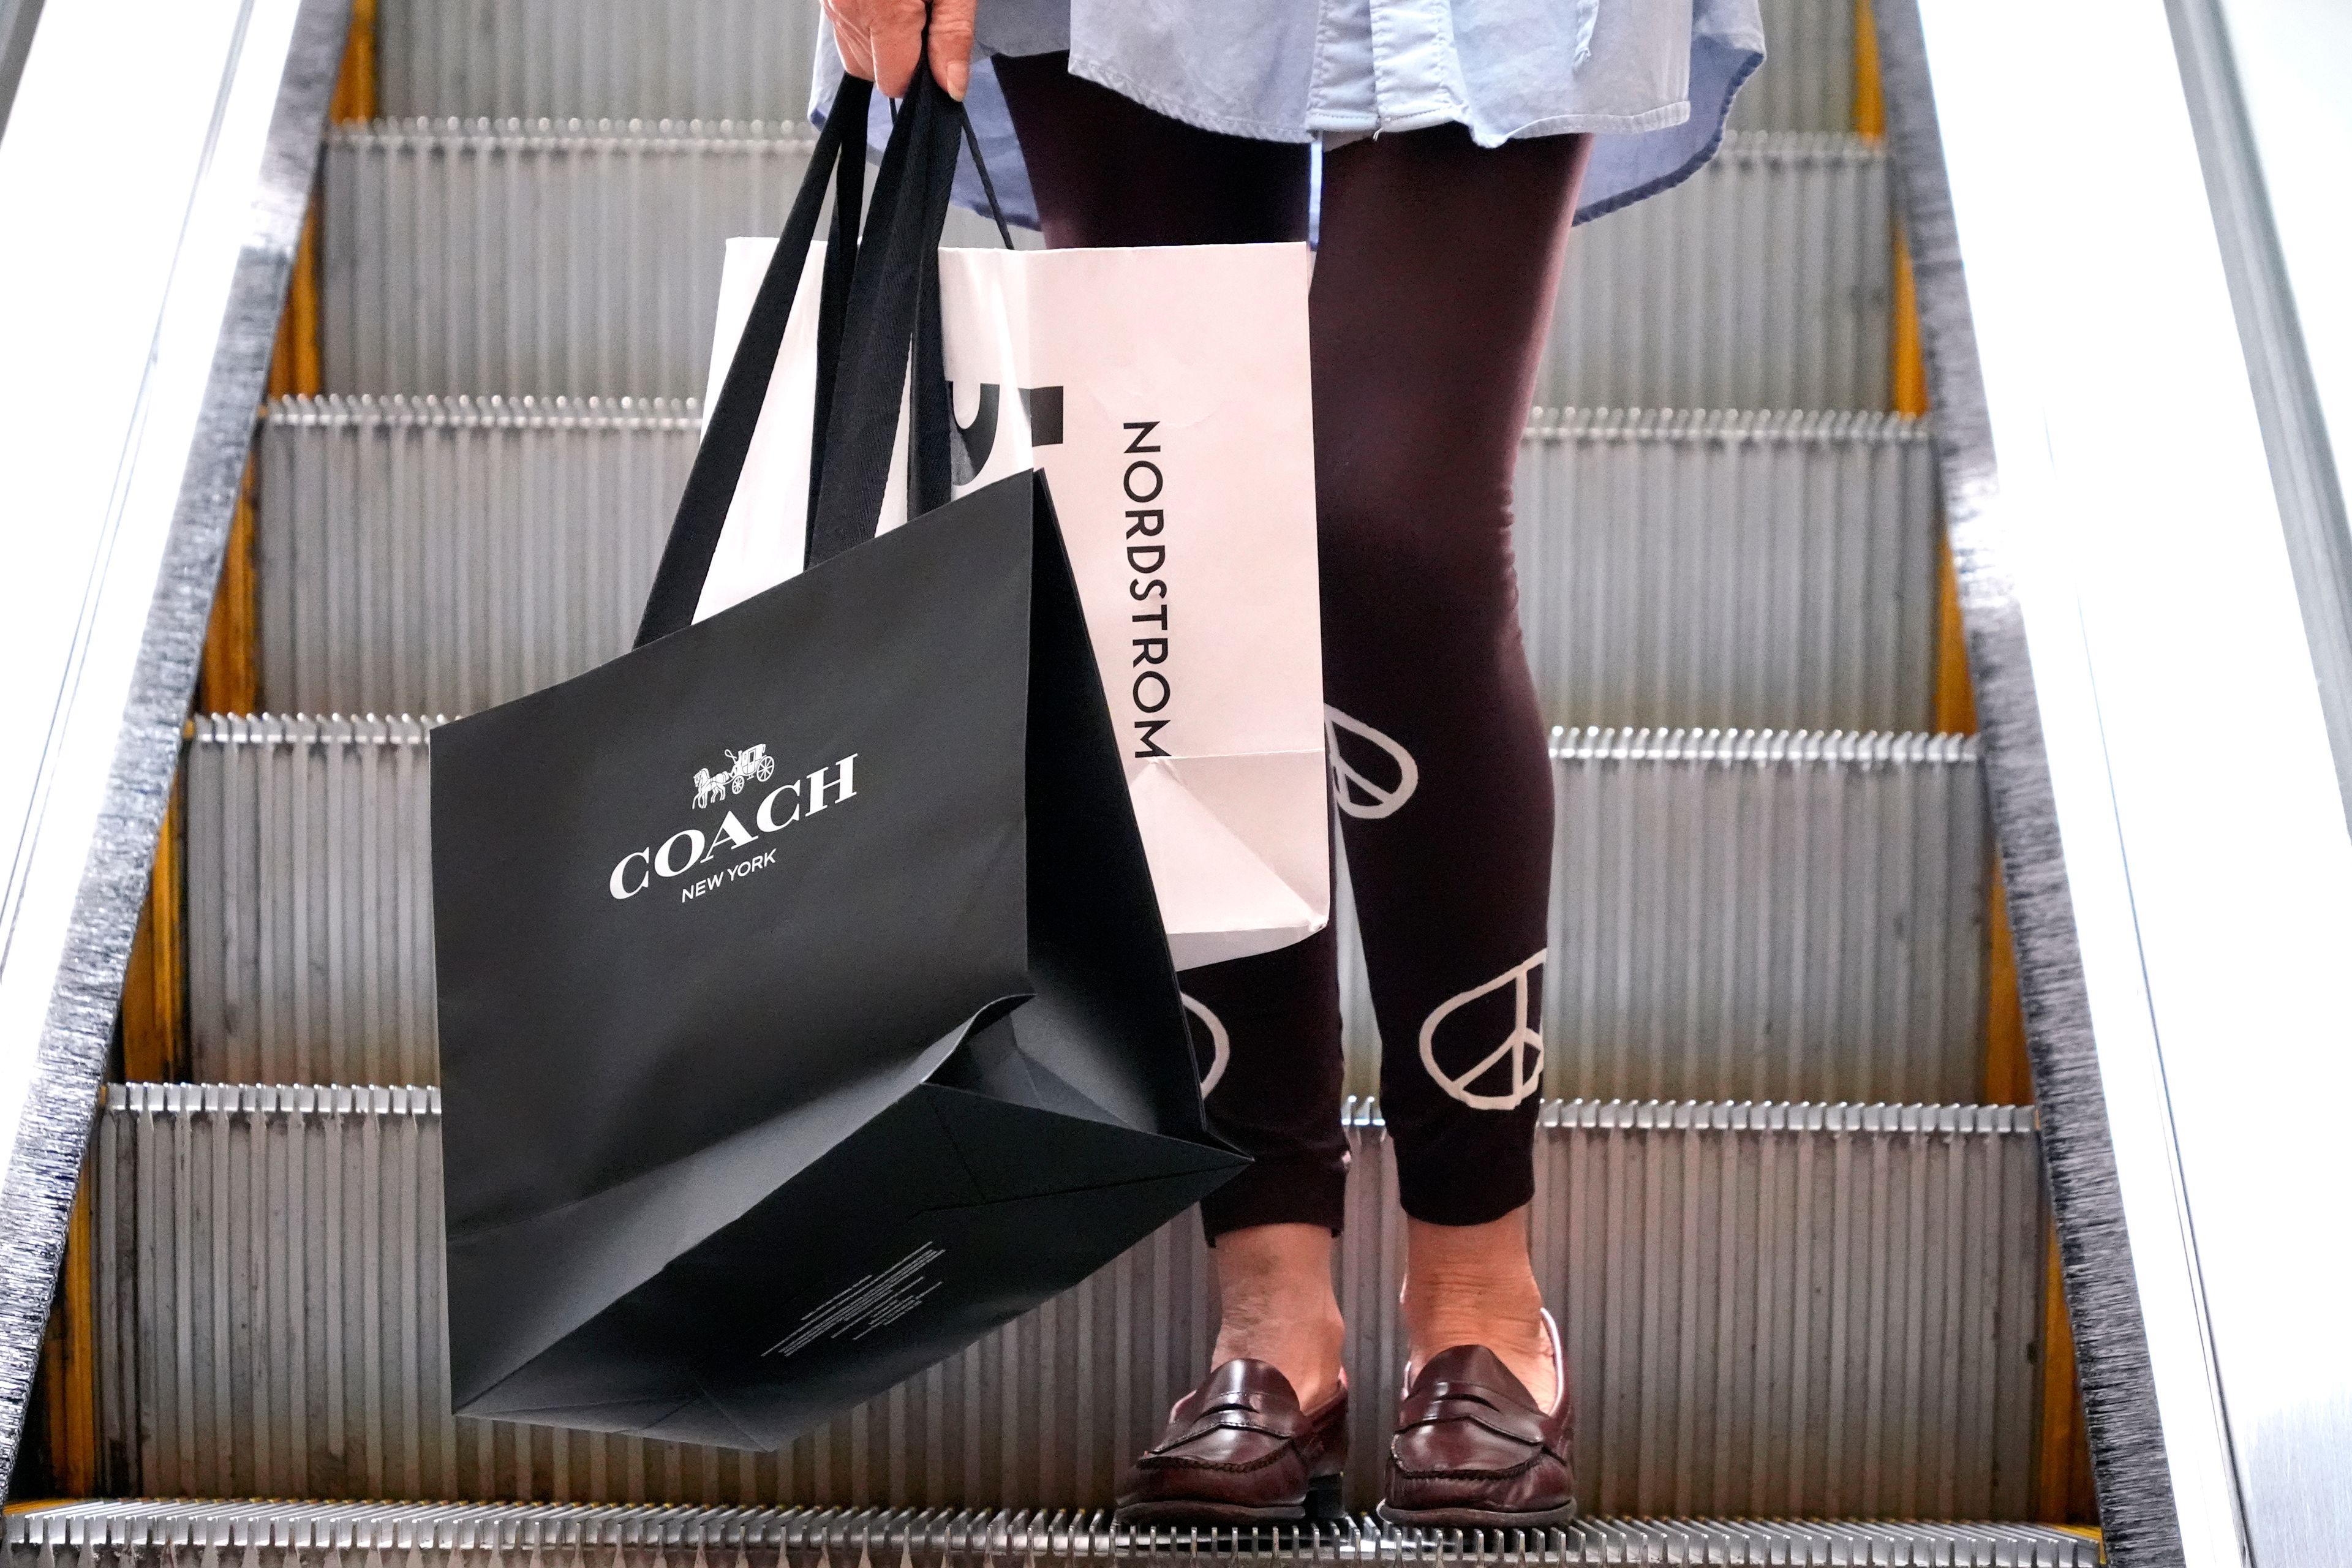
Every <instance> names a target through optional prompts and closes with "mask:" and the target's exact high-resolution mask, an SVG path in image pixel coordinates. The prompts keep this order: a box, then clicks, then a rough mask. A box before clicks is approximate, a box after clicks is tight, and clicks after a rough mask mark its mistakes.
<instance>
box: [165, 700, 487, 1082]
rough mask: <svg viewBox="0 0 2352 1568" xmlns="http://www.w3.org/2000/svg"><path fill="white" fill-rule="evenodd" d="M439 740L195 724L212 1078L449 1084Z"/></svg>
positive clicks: (195, 962) (201, 1064)
mask: <svg viewBox="0 0 2352 1568" xmlns="http://www.w3.org/2000/svg"><path fill="white" fill-rule="evenodd" d="M428 727H429V721H425V720H421V719H373V718H371V719H305V718H278V717H273V716H268V715H264V716H261V717H258V718H251V719H247V718H238V717H234V716H214V717H205V718H200V719H198V720H197V721H195V726H194V738H193V740H192V742H191V743H190V745H189V747H188V752H187V760H186V763H185V767H186V773H185V780H186V791H187V806H186V810H187V828H186V833H187V846H188V851H187V852H188V1030H189V1045H190V1058H191V1063H192V1067H193V1070H194V1072H195V1073H196V1074H197V1075H198V1076H199V1077H202V1078H206V1079H213V1080H215V1081H221V1082H254V1081H258V1080H262V1079H269V1080H273V1081H279V1082H311V1083H338V1082H340V1083H431V1082H434V1081H436V1080H437V1079H439V1078H440V1076H441V1062H440V1049H439V1047H438V1045H437V1044H436V1041H437V1039H438V1034H437V1031H436V1023H435V1016H434V991H433V886H432V875H431V865H432V859H431V849H432V847H431V842H430V839H429V838H428V837H427V827H428V819H427V810H428V805H429V802H428V797H427V794H426V756H425V731H426V730H427V728H428Z"/></svg>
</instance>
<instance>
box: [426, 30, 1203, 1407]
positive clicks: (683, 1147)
mask: <svg viewBox="0 0 2352 1568" xmlns="http://www.w3.org/2000/svg"><path fill="white" fill-rule="evenodd" d="M960 114H961V111H960V110H959V109H958V108H957V106H956V105H954V104H953V103H952V102H951V101H950V100H947V99H946V98H945V96H944V95H943V94H940V93H939V92H937V91H936V90H935V89H931V88H930V87H929V79H928V76H927V75H926V76H925V81H924V90H922V91H919V92H918V93H917V94H916V95H915V97H914V99H913V100H912V101H911V102H910V103H909V104H908V107H907V108H906V109H904V110H901V111H900V113H899V115H898V124H897V126H896V128H895V130H894V132H893V137H892V141H891V145H890V150H889V153H888V154H887V157H886V159H885V161H884V163H883V165H882V169H881V172H880V174H879V175H878V176H877V183H876V188H875V200H874V210H873V213H872V215H871V216H870V219H869V221H868V224H867V226H866V240H865V242H864V245H863V246H862V247H859V252H858V254H857V255H856V257H854V258H851V257H849V256H848V252H847V247H845V246H844V245H843V244H841V243H840V232H841V231H840V228H839V226H836V230H835V234H836V246H835V254H833V255H831V256H829V257H828V258H827V264H828V268H829V270H830V271H831V272H832V275H833V276H832V281H833V282H834V283H835V284H836V285H837V286H838V288H837V290H836V291H835V292H834V293H832V294H829V295H828V296H827V297H826V298H825V300H824V315H825V325H826V335H827V338H828V349H827V354H828V359H829V363H828V372H827V376H826V383H825V387H824V390H825V392H826V394H827V397H828V407H829V412H828V415H827V417H826V419H825V421H824V425H823V426H822V428H823V430H824V436H825V440H824V446H823V448H822V450H821V452H820V454H819V457H818V460H817V464H816V467H815V469H814V471H815V473H816V474H817V476H818V484H817V489H818V498H817V501H816V504H815V506H814V508H813V509H809V511H810V517H811V524H810V531H811V542H810V553H811V557H812V559H813V560H814V561H815V562H816V563H817V564H816V565H814V567H813V568H812V569H811V570H809V571H808V572H806V573H804V574H802V575H800V576H797V577H795V578H793V580H792V581H790V582H787V583H784V584H782V585H780V586H778V587H776V588H774V589H772V590H771V591H769V592H766V593H762V594H760V595H754V596H753V597H751V598H749V599H747V600H745V601H743V602H742V603H740V604H739V605H735V606H734V607H733V608H731V609H730V610H728V611H727V612H725V613H724V614H721V615H717V616H711V617H709V618H708V619H706V620H704V621H702V622H701V623H700V624H698V625H692V626H688V625H687V621H688V615H689V613H690V610H691V606H692V605H693V603H694V600H695V597H696V596H697V595H698V592H699V587H700V584H699V581H698V577H699V574H700V572H701V570H702V569H703V566H704V565H705V564H707V561H708V557H709V547H710V545H711V543H712V542H714V541H715V539H716V536H717V532H718V523H719V519H720V518H722V517H723V515H724V511H725V506H726V499H727V496H728V494H729V493H730V490H731V489H732V486H733V482H734V479H735V474H736V471H737V470H739V469H740V466H741V462H742V452H743V446H744V441H745V440H746V439H748V436H749V431H750V428H751V425H752V424H753V423H754V422H756V419H757V415H758V408H757V403H758V395H759V393H760V391H761V389H762V388H763V386H764V384H765V381H766V379H767V378H766V374H765V372H764V370H763V369H761V367H760V366H759V365H758V363H757V362H758V361H759V360H761V358H762V357H764V356H772V355H773V354H774V353H775V352H776V345H777V342H779V340H781V337H782V332H783V327H784V321H785V317H786V312H787V310H788V308H789V306H790V303H791V300H793V294H794V292H795V288H796V285H797V282H798V275H799V273H800V272H801V270H802V268H803V260H804V258H805V257H806V255H807V253H808V250H809V248H810V242H811V240H812V239H813V237H814V230H815V226H816V223H817V216H818V209H819V206H820V205H821V202H822V199H823V196H824V182H825V180H826V179H827V177H828V174H827V171H828V170H829V169H832V168H833V167H834V166H835V164H836V163H847V164H851V165H855V164H856V163H857V162H858V161H857V160H856V159H855V158H851V159H848V160H842V159H840V157H839V153H840V148H841V141H842V137H843V136H844V135H845V136H847V137H849V138H850V139H851V140H850V144H851V145H852V146H853V147H855V146H856V140H855V139H856V134H857V132H856V117H854V116H852V115H849V114H844V115H842V116H840V117H839V121H840V123H841V124H842V125H843V126H844V132H842V134H841V135H836V133H835V131H834V129H833V127H831V126H828V127H827V128H826V131H825V133H824V138H823V139H821V140H820V142H819V144H818V153H817V159H816V163H815V164H814V166H813V167H812V169H811V171H810V173H809V175H808V179H807V182H806V184H804V186H803V189H802V191H801V193H800V196H799V199H798V201H797V202H796V203H795V205H794V206H793V212H792V216H791V219H790V222H789V223H788V225H787V226H786V229H785V234H784V238H783V240H782V244H781V245H780V246H779V247H778V250H777V255H776V258H775V264H774V266H773V268H772V270H771V275H770V277H769V279H768V280H767V284H766V286H764V287H763V289H762V290H761V305H762V307H763V308H762V309H760V310H754V311H753V312H752V315H753V325H752V330H751V331H750V332H748V333H747V334H746V339H745V343H744V346H743V349H742V352H741V354H740V356H739V357H740V359H741V360H742V362H743V365H744V373H743V375H742V376H741V377H740V378H734V379H730V382H729V384H728V385H727V387H726V389H725V390H724V392H723V393H722V395H721V396H720V399H719V411H718V418H717V420H716V421H715V423H714V430H713V437H712V438H711V439H710V440H709V441H706V443H705V445H704V448H703V451H702V453H701V455H700V457H699V458H698V461H697V465H696V468H695V470H694V473H693V476H692V478H691V479H690V480H689V482H688V489H687V493H686V496H685V499H684V500H683V501H682V502H681V505H680V509H679V516H678V521H677V525H676V528H675V529H674V531H673V537H672V540H671V546H670V549H669V552H668V553H667V555H666V557H665V560H664V563H663V567H662V573H661V576H660V578H659V579H658V581H657V582H656V588H655V591H654V593H653V595H652V597H651V600H650V602H649V605H648V609H647V616H646V637H647V640H643V641H642V642H641V646H639V647H637V648H636V649H635V651H634V652H632V653H630V654H628V655H626V656H625V657H623V658H619V659H617V660H614V662H613V663H611V664H608V665H605V666H604V667H603V668H599V669H596V670H593V671H591V672H590V673H588V674H586V675H583V676H581V677H580V678H578V679H574V680H571V681H567V682H565V683H564V684H562V685H561V686H557V687H554V688H551V689H547V690H544V691H541V692H539V693H537V694H535V695H532V696H530V697H526V698H524V699H522V700H520V701H515V702H510V703H508V704H506V705H504V706H502V707H499V708H497V709H494V710H490V711H488V712H486V713H483V714H480V715H478V716H477V717H474V718H469V719H465V720H461V721H457V722H456V723H452V724H449V725H446V726H444V727H442V728H440V729H437V730H436V731H435V732H434V737H433V750H434V765H433V796H432V840H433V876H434V899H435V924H436V947H437V959H438V973H439V989H440V1010H441V1042H442V1052H443V1074H444V1105H445V1108H446V1109H445V1112H444V1126H445V1133H444V1136H445V1144H444V1149H445V1152H444V1162H445V1191H446V1207H447V1217H448V1258H449V1274H448V1281H449V1284H448V1292H449V1294H448V1312H449V1330H450V1345H451V1383H452V1393H453V1396H454V1400H455V1404H456V1406H457V1409H458V1410H460V1411H461V1412H464V1413H466V1414H468V1415H495V1416H500V1417H505V1418H509V1419H514V1420H521V1421H532V1422H546V1423H557V1424H562V1425H567V1426H585V1427H593V1428H598V1429H602V1430H606V1431H620V1432H631V1433H637V1434H642V1435H645V1436H656V1437H663V1438H672V1439H678V1440H686V1441H695V1442H707V1443H717V1444H724V1445H731V1446H736V1447H773V1446H776V1445H779V1444H781V1443H782V1442H784V1441H785V1440H787V1439H789V1438H790V1437H791V1436H793V1435H794V1434H795V1433H798V1432H800V1431H803V1430H804V1429H806V1428H807V1427H809V1426H813V1425H814V1424H816V1423H818V1422H820V1421H823V1420H824V1419H826V1418H828V1417H830V1416H832V1415H835V1414H837V1413H838V1412H840V1411H841V1410H843V1409H845V1407H847V1406H849V1405H854V1404H856V1403H857V1402H859V1401H861V1400H864V1399H866V1398H867V1397H869V1396H871V1395H873V1394H877V1393H879V1392H881V1391H882V1390H884V1389H886V1388H887V1387H889V1386H890V1385H891V1384H894V1383H897V1382H898V1381H899V1380H901V1379H903V1378H905V1377H906V1376H908V1374H910V1373H914V1372H916V1371H918V1370H919V1369H921V1368H922V1367H924V1366H926V1365H928V1364H929V1363H933V1362H936V1361H938V1360H939V1359H940V1358H941V1357H943V1356H946V1355H948V1354H950V1353H951V1352H954V1351H956V1350H958V1349H959V1348H961V1346H963V1345H965V1344H967V1343H969V1342H971V1341H972V1340H973V1339H975V1338H976V1337H978V1336H979V1335H980V1334H982V1332H984V1331H987V1330H988V1329H990V1328H992V1326H994V1325H996V1324H998V1323H1001V1322H1003V1321H1005V1320H1007V1319H1009V1318H1011V1317H1013V1316H1014V1315H1015V1314H1017V1313H1019V1312H1021V1311H1023V1310H1026V1309H1028V1308H1029V1307H1031V1306H1034V1304H1036V1303H1037V1302H1039V1301H1040V1300H1044V1299H1045V1298H1046V1297H1048V1296H1050V1295H1052V1294H1054V1293H1055V1292H1057V1291H1059V1290H1062V1289H1066V1288H1067V1287H1069V1286H1071V1285H1073V1284H1075V1283H1076V1282H1077V1281H1079V1280H1080V1279H1084V1278H1085V1277H1086V1276H1087V1275H1088V1274H1090V1273H1091V1272H1093V1271H1094V1270H1095V1269H1096V1268H1099V1267H1100V1266H1101V1265H1103V1264H1104V1263H1106V1262H1108V1260H1109V1259H1111V1258H1114V1257H1116V1256H1117V1255H1118V1253H1119V1252H1120V1251H1122V1250H1123V1249H1125V1248H1126V1247H1129V1246H1131V1245H1133V1244H1134V1243H1135V1242H1136V1241H1138V1240H1139V1239H1140V1238H1141V1237H1144V1236H1146V1235H1148V1234H1149V1233H1150V1231H1151V1230H1152V1229H1153V1228H1154V1227H1156V1226H1160V1224H1162V1223H1164V1222H1165V1221H1166V1220H1168V1219H1169V1218H1170V1217H1171V1216H1172V1215H1176V1214H1177V1213H1179V1212H1180V1211H1181V1210H1182V1209H1183V1208H1185V1207H1186V1206H1187V1205H1190V1204H1192V1202H1194V1201H1195V1200H1196V1199H1198V1198H1199V1197H1200V1196H1201V1195H1202V1194H1203V1193H1205V1192H1207V1191H1209V1190H1211V1189H1213V1187H1215V1186H1216V1185H1217V1184H1219V1183H1220V1182H1221V1181H1223V1179H1224V1178H1225V1177H1227V1176H1228V1175H1230V1174H1231V1173H1232V1172H1233V1171H1234V1169H1236V1168H1237V1167H1238V1166H1239V1165H1240V1164H1241V1163H1242V1161H1241V1160H1240V1157H1239V1156H1237V1155H1234V1154H1233V1153H1232V1152H1229V1151H1227V1150H1225V1149H1224V1148H1223V1146H1222V1145H1220V1144H1218V1143H1217V1142H1215V1140H1214V1139H1213V1138H1212V1137H1211V1136H1210V1135H1209V1134H1208V1133H1207V1132H1206V1131H1204V1130H1203V1127H1202V1121H1201V1111H1200V1097H1199V1086H1198V1080H1197V1079H1196V1076H1195V1073H1194V1068H1193V1063H1192V1054H1191V1050H1190V1047H1189V1045H1188V1042H1187V1038H1186V1034H1185V1026H1184V1022H1183V1017H1182V1013H1181V1003H1180V1001H1179V998H1178V993H1177V990H1176V984H1175V977H1174V974H1173V972H1172V971H1171V967H1170V965H1169V961H1168V954H1167V947H1166V943H1165V940H1164V938H1163V935H1162V933H1161V931H1160V925H1159V921H1158V917H1157V913H1156V910H1155V907H1154V903H1153V900H1152V896H1151V890H1150V874H1149V868H1148V867H1147V865H1146V863H1145V860H1144V857H1143V852H1142V848H1141V845H1140V843H1139V839H1138V837H1137V834H1136V829H1135V826H1134V819H1133V816H1132V813H1131V811H1130V808H1129V802H1128V795H1127V791H1126V788H1125V784H1124V780H1123V778H1122V775H1121V772H1120V768H1119V763H1118V748H1117V745H1116V743H1115V742H1114V740H1113V738H1112V734H1111V730H1110V723H1109V720H1108V715H1107V710H1106V708H1105V704H1104V700H1103V696H1102V691H1101V686H1100V682H1099V680H1098V679H1097V673H1096V668H1095V663H1094V659H1093V658H1092V657H1091V654H1090V652H1089V648H1088V645H1087V634H1086V628H1085V626H1084V622H1083V616H1082V611H1081V610H1080V607H1079V605H1078V601H1077V597H1076V589H1075V585H1074V584H1073V582H1072V579H1071V575H1070V570H1069V565H1068V563H1067V560H1066V556H1065V554H1064V551H1063V546H1062V543H1061V539H1060V532H1059V528H1058V525H1057V523H1056V521H1055V513H1054V508H1053V504H1052V501H1051V499H1050V497H1049V495H1048V492H1047V488H1046V484H1045V480H1044V479H1042V478H1041V477H1040V476H1038V475H1036V474H1034V473H1033V472H1022V473H1016V474H1013V475H1010V476H1008V477H1006V478H1004V479H1001V480H999V481H997V482H995V483H992V484H990V485H987V486H985V487H982V488H981V489H976V490H973V491H971V492H970V493H968V494H966V495H964V496H962V497H961V498H959V499H957V500H952V501H944V497H945V495H946V492H947V490H948V488H949V464H950V458H949V456H948V452H947V447H946V443H945V440H944V434H945V431H946V429H947V426H948V414H947V408H948V404H947V397H946V391H945V386H944V384H943V383H941V382H939V381H938V380H937V378H936V376H935V375H934V376H931V377H929V378H928V381H927V378H926V377H925V376H923V375H922V374H920V371H919V373H918V374H917V376H916V381H915V386H914V399H915V403H916V405H917V409H918V414H919V417H918V418H917V419H916V420H915V421H914V424H915V426H916V428H915V432H914V437H913V442H912V445H913V447H914V459H915V460H914V468H915V469H916V475H917V477H916V488H917V492H918V495H919V497H921V498H923V499H926V500H928V499H929V498H931V497H939V498H941V499H942V500H943V501H944V504H941V505H939V506H938V507H937V508H936V509H932V510H925V511H924V514H923V515H920V516H919V517H917V518H916V520H915V521H912V522H910V523H908V525H906V526H905V527H904V528H901V529H899V530H898V531H894V532H892V533H890V534H888V535H887V536H886V537H882V538H872V537H871V535H872V534H873V532H874V528H875V522H876V520H877V517H878V515H879V509H880V504H881V500H882V494H883V491H884V489H885V488H886V484H887V479H888V469H889V468H890V465H891V462H892V456H891V454H892V442H893V439H894V432H895V429H896V426H897V425H898V407H899V404H900V397H901V388H903V387H904V386H905V385H906V384H907V379H908V371H907V365H908V353H909V347H910V343H913V344H915V346H916V352H915V355H914V357H915V359H916V361H917V363H918V366H919V367H921V366H923V365H926V364H928V365H930V366H934V367H935V366H936V363H937V357H938V350H937V347H936V345H935V344H928V345H926V344H920V343H917V342H916V340H917V338H918V337H919V333H918V331H917V327H918V323H919V319H920V318H921V316H922V315H923V314H924V312H923V311H922V310H920V309H919V293H920V290H921V289H922V288H923V287H924V286H925V284H924V275H925V273H926V272H927V271H928V268H927V266H926V265H925V263H926V260H927V258H928V255H929V251H930V250H931V249H932V248H933V247H936V245H937V243H938V236H939V232H940V224H941V222H942V220H943V216H944V213H945V211H946V205H947V191H948V184H949V181H950V177H951V172H952V168H953V157H954V152H955V136H956V131H957V125H958V122H959V120H960ZM839 178H840V180H841V189H842V192H843V193H844V194H845V195H846V197H847V201H846V205H847V210H848V212H849V213H850V215H851V221H852V222H853V223H854V217H855V213H856V195H857V192H856V185H857V184H858V183H859V181H860V180H862V170H857V171H856V172H852V171H850V170H846V169H845V170H843V171H842V172H841V173H840V175H839ZM738 411H740V413H741V414H742V415H743V417H740V418H737V417H734V416H733V415H734V413H735V412H738ZM730 431H734V432H736V433H737V434H736V435H735V436H730V434H729V433H730ZM739 437H740V438H739ZM853 545H854V546H855V548H851V547H850V546H853Z"/></svg>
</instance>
